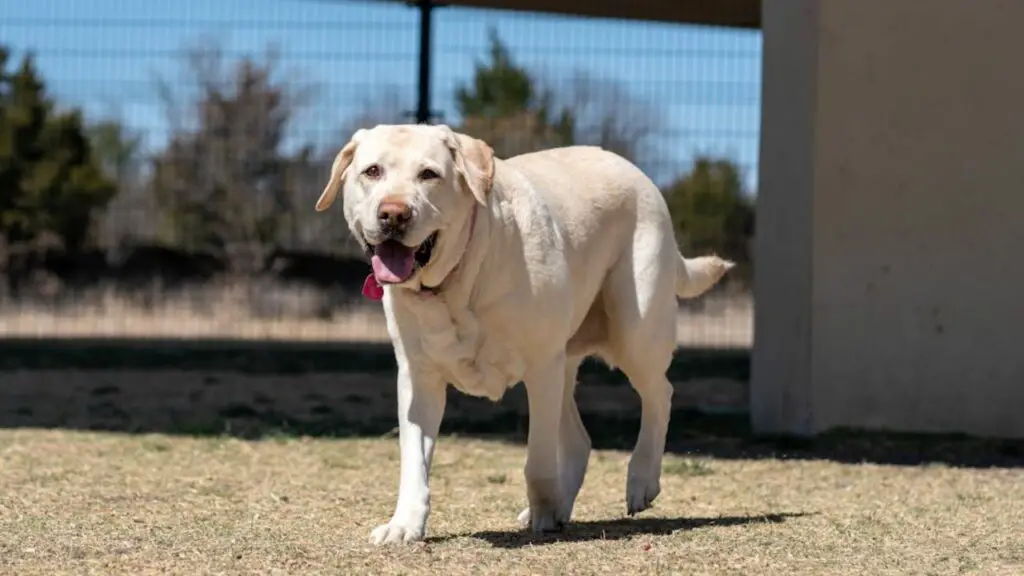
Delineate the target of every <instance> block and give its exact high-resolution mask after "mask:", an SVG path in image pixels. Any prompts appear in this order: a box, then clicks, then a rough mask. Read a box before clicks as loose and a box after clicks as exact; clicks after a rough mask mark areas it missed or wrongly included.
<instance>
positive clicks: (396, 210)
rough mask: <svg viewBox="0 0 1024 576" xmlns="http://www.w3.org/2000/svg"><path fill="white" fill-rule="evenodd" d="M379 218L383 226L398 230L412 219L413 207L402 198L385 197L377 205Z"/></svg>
mask: <svg viewBox="0 0 1024 576" xmlns="http://www.w3.org/2000/svg"><path fill="white" fill-rule="evenodd" d="M377 219H378V220H380V224H381V226H382V227H383V228H385V229H388V230H390V231H394V232H398V231H401V230H403V229H404V228H405V225H406V224H407V223H408V222H409V220H411V219H412V208H411V207H410V206H409V205H408V204H406V203H405V202H402V201H401V200H395V199H390V198H385V199H384V200H383V201H382V202H381V203H380V205H379V206H378V207H377Z"/></svg>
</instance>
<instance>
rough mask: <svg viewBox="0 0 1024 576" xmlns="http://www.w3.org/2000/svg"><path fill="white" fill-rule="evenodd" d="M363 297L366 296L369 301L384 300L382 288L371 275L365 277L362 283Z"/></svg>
mask: <svg viewBox="0 0 1024 576" xmlns="http://www.w3.org/2000/svg"><path fill="white" fill-rule="evenodd" d="M363 296H366V297H367V298H369V299H370V300H381V299H382V298H384V287H383V286H381V285H380V283H379V282H377V279H376V278H374V276H373V274H370V275H369V276H367V277H366V280H364V281H363Z"/></svg>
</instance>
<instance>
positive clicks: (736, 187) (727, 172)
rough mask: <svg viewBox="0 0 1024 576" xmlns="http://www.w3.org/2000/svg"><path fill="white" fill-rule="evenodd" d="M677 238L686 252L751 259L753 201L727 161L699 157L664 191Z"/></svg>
mask: <svg viewBox="0 0 1024 576" xmlns="http://www.w3.org/2000/svg"><path fill="white" fill-rule="evenodd" d="M664 193H665V198H666V200H667V202H668V206H669V211H670V212H671V213H672V222H673V225H674V228H675V231H676V239H677V240H678V241H679V244H680V246H681V247H682V248H683V250H684V251H685V253H686V254H687V255H699V254H707V253H717V254H719V255H720V256H723V257H727V258H730V259H733V260H734V261H736V262H737V263H741V264H745V263H749V262H750V248H749V246H750V239H751V237H752V236H753V233H754V203H753V200H752V199H751V197H750V196H748V195H747V194H746V193H744V190H743V181H742V178H741V177H740V171H739V169H738V168H737V166H736V165H735V164H733V163H732V162H729V161H728V160H714V159H709V158H698V159H697V161H696V162H695V163H694V166H693V170H691V171H690V173H689V174H686V175H685V176H683V177H682V178H680V179H679V180H677V181H676V182H675V183H673V184H671V185H670V186H668V187H667V188H666V189H665V190H664Z"/></svg>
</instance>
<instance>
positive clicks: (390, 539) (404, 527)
mask: <svg viewBox="0 0 1024 576" xmlns="http://www.w3.org/2000/svg"><path fill="white" fill-rule="evenodd" d="M423 532H424V525H423V523H422V522H400V521H398V520H395V519H392V520H391V521H390V522H388V523H387V524H381V525H380V526H377V527H376V528H374V529H373V532H371V533H370V542H371V543H373V544H374V545H376V546H380V545H382V544H411V543H413V542H419V541H421V540H423Z"/></svg>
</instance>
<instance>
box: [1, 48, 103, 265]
mask: <svg viewBox="0 0 1024 576" xmlns="http://www.w3.org/2000/svg"><path fill="white" fill-rule="evenodd" d="M9 59H10V54H9V52H8V51H7V50H6V49H4V48H2V47H0V240H2V241H3V244H5V245H8V246H12V247H18V246H40V245H41V244H46V245H47V246H46V247H52V245H53V244H57V245H60V246H62V247H63V248H64V249H67V250H78V249H81V248H83V247H85V246H86V245H87V243H88V242H89V241H90V240H91V233H92V224H93V221H94V219H95V217H96V216H97V215H98V213H99V212H100V211H102V209H103V208H104V207H105V206H106V205H107V204H108V203H109V202H110V200H111V199H112V198H113V196H114V194H115V193H116V188H115V186H114V184H113V183H112V182H111V181H110V180H109V179H108V178H107V177H106V176H105V175H104V174H103V170H102V169H101V167H100V166H99V165H98V163H97V162H95V160H94V158H93V153H92V149H91V146H90V142H89V139H88V137H87V135H86V131H85V130H84V128H83V124H82V118H81V115H80V114H79V112H78V111H76V110H70V111H58V110H57V109H56V106H55V105H54V103H53V101H52V100H51V99H50V98H49V97H48V96H47V94H46V88H45V85H44V83H43V80H42V79H41V78H40V77H39V74H38V73H37V72H36V69H35V66H34V65H33V61H32V58H31V57H30V56H26V57H25V58H24V59H23V60H22V62H21V64H20V65H19V66H18V67H17V68H16V69H15V70H14V71H8V69H7V64H8V60H9Z"/></svg>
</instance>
